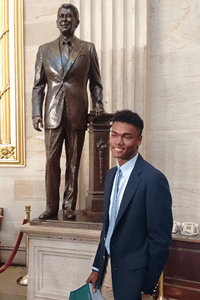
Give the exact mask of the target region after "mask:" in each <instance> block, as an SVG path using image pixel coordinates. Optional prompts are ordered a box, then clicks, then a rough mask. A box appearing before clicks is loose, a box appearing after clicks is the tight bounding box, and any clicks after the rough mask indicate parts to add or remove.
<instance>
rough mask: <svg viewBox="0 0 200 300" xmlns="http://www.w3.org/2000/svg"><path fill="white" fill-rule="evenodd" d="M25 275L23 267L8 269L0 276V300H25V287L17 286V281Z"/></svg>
mask: <svg viewBox="0 0 200 300" xmlns="http://www.w3.org/2000/svg"><path fill="white" fill-rule="evenodd" d="M25 275H26V268H25V267H15V266H10V267H8V268H7V269H6V270H5V271H4V272H3V273H1V274H0V300H26V299H27V296H26V295H27V287H26V286H21V285H18V284H17V279H19V278H20V277H21V276H25Z"/></svg>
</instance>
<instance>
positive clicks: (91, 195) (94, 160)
mask: <svg viewBox="0 0 200 300" xmlns="http://www.w3.org/2000/svg"><path fill="white" fill-rule="evenodd" d="M112 117H113V114H107V113H105V114H103V115H102V116H100V117H95V118H94V114H93V113H92V112H90V115H89V118H90V119H89V121H90V122H89V158H90V162H89V191H88V196H87V198H86V209H85V213H86V214H87V215H89V216H91V215H93V216H95V215H96V216H103V200H104V182H105V177H106V173H107V172H108V169H109V133H110V127H111V124H110V122H111V120H112Z"/></svg>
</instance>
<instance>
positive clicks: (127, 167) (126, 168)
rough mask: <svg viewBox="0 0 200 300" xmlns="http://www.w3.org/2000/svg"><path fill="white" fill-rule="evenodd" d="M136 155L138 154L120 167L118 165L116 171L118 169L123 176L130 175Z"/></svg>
mask: <svg viewBox="0 0 200 300" xmlns="http://www.w3.org/2000/svg"><path fill="white" fill-rule="evenodd" d="M138 155H139V154H138V153H137V154H136V155H135V156H134V157H133V158H132V159H130V160H129V161H127V162H126V163H125V164H123V165H122V166H121V167H120V166H119V165H118V169H119V168H120V169H121V171H122V174H123V176H124V175H127V174H130V173H131V171H132V170H133V168H134V167H135V163H136V160H137V158H138Z"/></svg>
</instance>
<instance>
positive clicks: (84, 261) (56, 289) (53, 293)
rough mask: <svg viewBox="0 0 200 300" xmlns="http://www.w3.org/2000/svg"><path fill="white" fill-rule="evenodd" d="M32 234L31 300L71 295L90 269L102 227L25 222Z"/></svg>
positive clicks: (81, 283)
mask: <svg viewBox="0 0 200 300" xmlns="http://www.w3.org/2000/svg"><path fill="white" fill-rule="evenodd" d="M20 229H21V231H23V232H26V233H27V234H28V237H29V239H28V240H29V243H28V244H29V264H28V294H27V299H28V300H36V299H37V300H44V299H45V300H49V299H54V300H59V299H69V294H70V291H72V290H75V289H77V288H79V287H80V286H82V285H84V284H85V283H86V279H87V278H88V276H89V274H90V273H91V268H92V263H93V259H94V255H95V253H96V249H97V245H98V242H99V236H100V230H91V229H77V228H62V227H56V228H54V227H42V226H36V225H34V226H31V225H30V224H26V225H23V226H21V228H20Z"/></svg>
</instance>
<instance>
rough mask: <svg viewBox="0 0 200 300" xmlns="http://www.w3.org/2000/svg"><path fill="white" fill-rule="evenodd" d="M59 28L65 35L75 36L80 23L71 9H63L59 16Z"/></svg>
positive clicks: (60, 10)
mask: <svg viewBox="0 0 200 300" xmlns="http://www.w3.org/2000/svg"><path fill="white" fill-rule="evenodd" d="M56 22H57V27H58V28H59V30H60V32H61V33H62V34H63V35H73V34H74V31H75V30H76V28H77V27H78V24H79V21H78V20H77V19H76V18H75V17H74V15H73V11H72V10H71V9H65V8H63V7H61V8H60V9H59V11H58V16H57V21H56Z"/></svg>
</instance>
